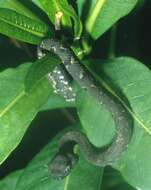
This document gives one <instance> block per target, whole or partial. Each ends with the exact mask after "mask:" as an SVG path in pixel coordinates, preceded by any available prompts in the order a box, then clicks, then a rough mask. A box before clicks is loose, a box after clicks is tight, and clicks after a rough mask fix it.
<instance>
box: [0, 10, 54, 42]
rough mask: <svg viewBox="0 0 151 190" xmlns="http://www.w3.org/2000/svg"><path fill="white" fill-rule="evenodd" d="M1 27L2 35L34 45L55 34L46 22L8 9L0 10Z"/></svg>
mask: <svg viewBox="0 0 151 190" xmlns="http://www.w3.org/2000/svg"><path fill="white" fill-rule="evenodd" d="M0 25H1V27H0V33H2V34H5V35H7V36H9V37H13V38H16V39H18V40H21V41H24V42H28V43H32V44H38V43H39V42H40V41H41V40H42V38H44V37H45V36H52V34H53V33H52V31H51V28H49V27H48V26H47V25H46V24H45V23H44V22H40V21H37V20H33V19H31V18H29V17H26V16H24V15H22V14H20V13H17V12H15V11H13V10H10V9H6V8H0Z"/></svg>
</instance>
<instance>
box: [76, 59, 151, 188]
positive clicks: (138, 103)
mask: <svg viewBox="0 0 151 190" xmlns="http://www.w3.org/2000/svg"><path fill="white" fill-rule="evenodd" d="M89 62H91V63H93V65H94V68H95V69H96V71H97V73H98V74H99V76H100V77H99V79H100V81H101V82H102V83H103V84H104V85H105V87H106V88H107V89H109V91H110V92H111V93H112V94H113V95H114V96H116V97H117V98H118V99H119V100H120V101H121V103H122V104H124V106H125V107H126V109H127V110H128V111H129V112H130V114H131V116H132V118H133V119H134V126H133V136H132V140H131V143H130V144H129V146H128V149H127V150H126V151H125V152H124V154H123V156H122V157H121V159H120V160H119V161H118V162H116V163H115V164H114V167H115V168H116V169H117V170H119V171H120V172H121V174H122V176H123V177H124V178H125V180H126V181H127V182H128V183H129V184H130V185H132V186H133V187H135V188H136V189H138V188H139V189H143V190H148V189H150V187H151V180H150V176H151V164H150V160H151V128H150V125H151V117H150V110H151V106H150V105H151V98H150V96H149V94H150V92H151V87H150V83H151V71H150V70H149V69H148V68H147V67H145V66H144V65H143V64H141V63H140V62H139V61H137V60H135V59H132V58H127V57H121V58H117V59H114V60H113V61H108V62H106V63H105V64H102V67H100V65H99V62H100V61H96V60H93V61H89ZM100 63H101V62H100ZM115 86H116V88H115ZM119 94H120V95H121V94H123V95H124V96H125V97H126V98H127V100H128V101H129V104H130V107H131V109H130V108H128V107H127V105H126V104H125V102H124V100H123V96H122V98H121V96H119ZM85 102H86V103H85V105H84V104H83V105H81V108H80V110H79V115H81V116H80V119H81V120H84V119H87V121H83V122H82V123H84V122H85V123H86V124H87V123H89V122H90V126H89V125H87V126H86V125H85V126H84V127H85V129H86V130H87V134H89V138H90V140H91V141H92V142H93V143H94V144H96V145H98V144H99V143H100V142H101V141H102V140H101V138H102V133H103V134H105V133H104V127H102V122H100V125H96V126H93V125H92V127H93V129H91V123H92V124H93V123H94V121H93V120H94V119H99V121H101V119H102V120H103V122H108V125H107V126H106V128H107V132H108V134H109V135H110V133H111V131H110V132H109V130H111V128H110V126H112V127H114V126H113V121H112V118H108V117H107V116H106V113H105V112H104V111H103V112H102V114H101V112H99V116H98V118H97V113H96V115H95V114H93V112H96V111H95V110H98V108H97V107H96V108H95V105H94V106H92V105H91V103H90V106H92V107H88V106H87V105H88V104H89V103H88V102H87V99H85ZM82 107H83V108H82ZM85 109H87V110H88V109H91V112H90V111H88V113H86V111H85ZM102 109H103V108H102ZM84 114H87V118H84ZM105 119H106V121H104V120H105ZM96 123H97V122H96ZM95 131H99V135H100V136H98V135H97V134H96V133H95ZM108 134H107V135H106V137H104V139H105V140H104V141H106V139H108ZM94 139H95V140H94ZM101 143H102V142H101ZM101 143H100V144H101ZM102 144H103V143H102Z"/></svg>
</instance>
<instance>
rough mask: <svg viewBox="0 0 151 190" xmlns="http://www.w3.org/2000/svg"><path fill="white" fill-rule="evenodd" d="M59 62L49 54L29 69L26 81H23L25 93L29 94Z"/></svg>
mask: <svg viewBox="0 0 151 190" xmlns="http://www.w3.org/2000/svg"><path fill="white" fill-rule="evenodd" d="M59 63H60V60H59V59H58V58H57V57H56V56H55V55H54V54H49V55H47V56H45V57H44V58H42V59H40V60H38V61H36V62H35V63H33V64H32V66H31V67H30V69H29V71H28V73H27V76H26V79H25V89H26V91H27V92H30V91H31V90H32V88H33V87H34V86H35V85H36V84H37V83H38V82H39V81H40V80H41V79H43V78H44V77H46V75H47V74H48V73H50V71H52V70H53V69H54V68H55V67H56V66H57V65H58V64H59Z"/></svg>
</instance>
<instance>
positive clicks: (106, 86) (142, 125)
mask: <svg viewBox="0 0 151 190" xmlns="http://www.w3.org/2000/svg"><path fill="white" fill-rule="evenodd" d="M97 78H99V79H100V81H101V84H103V85H104V87H105V88H106V89H107V90H108V91H110V93H111V94H112V95H113V96H115V97H116V98H117V99H118V100H119V101H120V102H121V104H122V105H123V106H124V107H125V108H126V110H127V111H128V112H129V113H130V114H131V115H132V117H133V118H134V119H135V120H136V121H137V122H138V123H139V124H140V126H141V128H143V129H144V130H145V131H146V133H147V134H149V135H151V130H150V129H149V128H148V127H147V126H146V125H145V124H144V123H143V121H141V119H140V118H139V116H138V114H137V113H136V112H134V111H132V110H131V109H130V108H129V107H128V106H127V105H126V104H125V102H124V101H123V100H122V99H121V98H120V97H119V96H118V94H116V92H114V91H113V90H112V88H111V87H110V86H109V85H108V84H107V83H106V82H105V81H104V80H103V79H102V78H101V77H97Z"/></svg>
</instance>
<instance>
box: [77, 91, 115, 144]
mask: <svg viewBox="0 0 151 190" xmlns="http://www.w3.org/2000/svg"><path fill="white" fill-rule="evenodd" d="M76 106H77V111H78V115H79V118H80V121H81V124H82V126H83V127H84V131H85V132H86V134H87V137H88V138H89V139H90V141H91V142H92V143H93V144H95V146H98V147H101V146H104V145H106V144H108V143H109V142H110V141H111V139H112V137H113V136H114V132H115V131H114V130H115V127H114V121H113V119H112V116H111V113H109V112H108V111H107V110H106V109H105V108H104V107H102V106H98V102H97V101H96V100H95V99H94V98H93V97H92V96H91V95H89V94H88V93H87V92H86V91H84V90H79V91H77V99H76ZM101 115H103V117H100V116H101ZM100 123H101V125H100ZM97 126H100V127H97ZM106 129H107V130H106ZM98 139H99V140H98Z"/></svg>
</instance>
